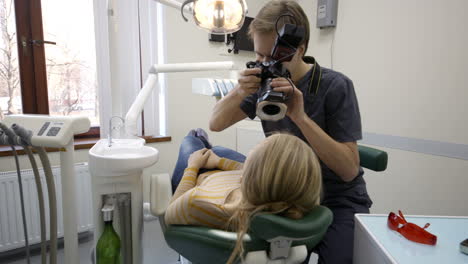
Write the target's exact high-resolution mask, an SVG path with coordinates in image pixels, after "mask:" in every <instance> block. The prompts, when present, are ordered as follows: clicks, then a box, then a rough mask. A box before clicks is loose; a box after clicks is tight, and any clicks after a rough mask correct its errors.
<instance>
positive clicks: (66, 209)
mask: <svg viewBox="0 0 468 264" xmlns="http://www.w3.org/2000/svg"><path fill="white" fill-rule="evenodd" d="M2 122H3V123H4V124H5V125H7V126H9V127H11V126H12V125H13V124H18V125H20V126H22V127H24V128H26V129H28V130H30V131H31V132H32V136H31V144H32V145H33V146H37V147H51V148H59V149H60V172H61V181H62V199H63V201H62V210H63V233H64V240H65V246H64V248H65V259H66V260H67V264H78V263H79V255H78V228H77V221H76V219H77V211H76V210H77V206H76V189H75V188H76V179H75V170H74V163H75V161H74V145H73V142H74V140H73V136H74V135H77V134H81V133H85V132H88V130H89V128H90V121H89V119H88V118H87V117H78V116H73V117H72V116H47V115H8V116H5V119H4V120H2Z"/></svg>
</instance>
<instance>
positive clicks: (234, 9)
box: [156, 0, 247, 35]
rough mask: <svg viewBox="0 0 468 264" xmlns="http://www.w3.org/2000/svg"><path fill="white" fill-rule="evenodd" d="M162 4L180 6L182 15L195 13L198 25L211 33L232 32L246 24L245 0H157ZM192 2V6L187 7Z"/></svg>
mask: <svg viewBox="0 0 468 264" xmlns="http://www.w3.org/2000/svg"><path fill="white" fill-rule="evenodd" d="M156 1H158V2H160V3H162V4H165V5H168V6H172V7H176V8H180V12H181V13H182V17H183V18H184V20H185V21H188V19H187V18H186V17H185V16H184V12H185V13H189V14H190V13H191V14H193V18H194V20H195V23H196V24H197V26H198V27H200V28H203V29H205V30H207V31H209V32H210V33H211V34H220V35H221V34H230V33H234V32H236V31H238V30H239V29H241V27H242V24H244V19H245V14H246V13H247V4H246V3H245V0H186V1H185V2H184V3H179V2H178V1H175V0H156ZM190 3H192V4H193V5H192V6H191V7H189V8H188V10H187V8H185V7H186V5H188V4H190Z"/></svg>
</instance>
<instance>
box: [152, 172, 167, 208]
mask: <svg viewBox="0 0 468 264" xmlns="http://www.w3.org/2000/svg"><path fill="white" fill-rule="evenodd" d="M171 198H172V189H171V179H170V176H169V174H167V173H162V174H153V175H151V178H150V204H151V206H150V209H151V213H152V214H153V215H154V216H160V215H163V214H164V213H165V212H166V209H167V207H168V206H169V202H170V201H171Z"/></svg>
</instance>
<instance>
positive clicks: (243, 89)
mask: <svg viewBox="0 0 468 264" xmlns="http://www.w3.org/2000/svg"><path fill="white" fill-rule="evenodd" d="M259 73H260V69H259V68H253V69H246V70H244V71H242V72H241V73H240V75H241V76H240V78H239V80H238V84H237V85H236V87H235V88H234V89H233V90H232V91H231V92H229V94H228V95H227V96H225V97H224V98H223V99H221V100H220V101H219V102H218V103H216V105H215V107H214V109H213V113H212V115H211V119H210V130H211V131H217V132H219V131H223V130H224V129H226V128H228V127H230V126H232V125H233V124H235V123H237V122H239V121H240V120H242V119H244V118H246V117H247V115H246V114H245V113H244V111H242V109H241V108H240V104H241V103H242V101H243V100H244V98H245V97H247V96H249V95H250V94H253V93H255V92H256V91H257V90H258V88H259V87H260V78H258V77H256V76H255V74H259Z"/></svg>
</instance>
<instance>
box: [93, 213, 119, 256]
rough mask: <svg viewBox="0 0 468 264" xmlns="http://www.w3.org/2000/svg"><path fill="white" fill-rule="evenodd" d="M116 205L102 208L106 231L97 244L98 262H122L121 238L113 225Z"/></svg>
mask: <svg viewBox="0 0 468 264" xmlns="http://www.w3.org/2000/svg"><path fill="white" fill-rule="evenodd" d="M113 212H114V207H113V206H109V205H106V206H104V208H102V213H103V214H102V216H103V219H104V232H102V235H101V237H100V238H99V240H98V243H97V245H96V260H97V264H121V259H120V238H119V235H118V234H117V232H115V230H114V227H113V226H112V218H113Z"/></svg>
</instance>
